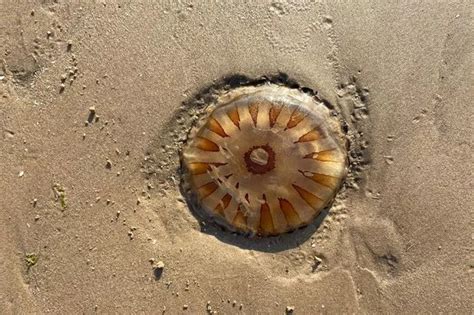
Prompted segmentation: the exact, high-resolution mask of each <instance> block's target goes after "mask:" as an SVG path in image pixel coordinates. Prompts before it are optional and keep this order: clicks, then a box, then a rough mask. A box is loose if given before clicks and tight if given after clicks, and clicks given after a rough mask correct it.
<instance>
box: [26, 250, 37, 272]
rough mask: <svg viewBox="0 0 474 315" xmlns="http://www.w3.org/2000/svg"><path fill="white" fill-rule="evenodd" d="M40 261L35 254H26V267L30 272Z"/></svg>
mask: <svg viewBox="0 0 474 315" xmlns="http://www.w3.org/2000/svg"><path fill="white" fill-rule="evenodd" d="M38 259H39V257H38V255H37V254H35V253H26V254H25V262H26V267H27V268H28V270H30V268H31V267H33V266H34V265H36V263H37V262H38Z"/></svg>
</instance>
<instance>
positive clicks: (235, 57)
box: [0, 1, 474, 314]
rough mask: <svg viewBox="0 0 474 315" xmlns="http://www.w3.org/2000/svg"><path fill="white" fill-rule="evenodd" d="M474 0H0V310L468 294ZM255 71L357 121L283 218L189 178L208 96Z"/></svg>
mask: <svg viewBox="0 0 474 315" xmlns="http://www.w3.org/2000/svg"><path fill="white" fill-rule="evenodd" d="M471 11H472V5H471V4H470V3H469V2H467V1H444V2H440V3H429V2H424V3H417V4H415V3H413V4H411V3H405V4H401V3H392V4H388V3H378V2H375V1H373V2H366V1H355V2H354V1H352V2H336V3H329V2H321V3H320V2H316V1H314V2H313V1H304V2H292V1H281V2H265V3H263V2H262V3H259V4H249V3H246V4H244V3H242V4H241V3H240V2H237V1H235V2H232V3H223V2H219V3H217V2H211V1H203V2H180V3H176V4H151V3H146V4H145V2H144V3H142V4H138V3H135V2H130V1H97V2H94V3H93V2H92V1H90V2H86V1H77V2H74V4H64V3H62V2H60V1H44V2H42V3H41V4H40V3H38V4H34V3H33V2H28V1H23V3H22V4H18V3H16V2H13V1H3V2H2V5H0V52H1V57H0V129H1V141H0V175H1V180H0V237H1V239H2V240H3V241H2V242H0V310H1V313H5V314H11V313H86V314H90V313H94V312H98V313H115V312H118V313H160V312H162V311H163V312H165V313H166V314H205V313H206V312H207V313H212V312H213V311H217V312H218V313H220V314H240V313H241V314H284V313H285V312H286V311H288V312H289V311H291V310H292V309H293V308H294V312H293V313H294V314H315V313H329V314H340V313H439V312H441V313H457V314H469V313H471V312H472V309H473V307H474V302H473V296H472V292H473V285H472V270H473V266H474V261H473V257H472V248H473V247H472V209H473V208H474V207H473V206H474V202H473V198H472V193H471V191H472V164H473V158H472V142H473V137H472V131H473V130H472V129H473V128H472V118H473V109H472V106H471V103H472V100H471V99H472V96H473V93H472V71H471V69H472V43H473V41H472V34H471V33H472V32H471V31H470V30H471V29H472V17H471V13H470V12H471ZM244 76H245V77H247V78H250V79H259V78H261V77H262V76H267V77H273V78H280V79H282V80H283V81H284V80H287V82H293V81H294V82H298V84H300V85H301V86H302V87H308V88H310V89H312V90H314V91H317V92H318V94H319V95H320V96H321V97H322V98H324V99H325V100H327V102H328V104H332V106H334V107H335V109H336V110H337V111H338V112H340V114H341V115H342V116H343V117H344V118H345V119H346V120H347V122H348V124H349V132H350V135H349V136H350V141H351V144H352V146H351V150H352V151H351V152H353V153H354V154H355V157H356V158H355V160H354V163H353V166H352V169H351V174H350V176H349V177H348V179H347V182H346V185H345V187H344V188H343V190H342V191H341V193H340V194H339V195H338V198H337V199H336V201H335V202H334V204H333V205H332V208H331V209H330V210H329V211H326V212H325V213H324V216H321V217H320V218H319V219H318V220H317V221H316V222H315V223H313V224H312V225H310V226H308V227H307V228H304V229H301V230H298V231H296V232H294V233H290V234H285V235H282V236H280V237H272V238H264V239H248V238H245V237H243V236H240V235H234V234H231V233H228V232H226V231H223V230H222V229H220V228H218V227H216V226H215V225H213V224H207V223H206V222H204V223H203V222H201V220H199V219H198V218H197V217H196V216H195V215H194V214H193V213H192V211H190V210H189V208H188V205H187V203H186V200H185V199H184V198H183V197H182V195H181V192H180V173H179V172H178V168H179V154H178V152H179V150H180V149H181V147H182V143H183V141H184V140H185V139H186V134H187V131H188V129H189V127H190V126H189V125H190V122H191V121H192V119H193V115H194V114H195V113H196V108H197V106H198V105H199V102H196V98H197V97H198V96H199V95H202V92H203V91H206V90H208V89H209V87H212V86H216V85H219V84H222V82H224V81H223V80H225V79H224V78H242V77H244ZM158 262H162V263H163V264H164V268H163V270H162V273H161V274H160V275H159V277H158V278H157V277H156V275H157V274H156V273H154V271H153V265H154V264H157V263H158Z"/></svg>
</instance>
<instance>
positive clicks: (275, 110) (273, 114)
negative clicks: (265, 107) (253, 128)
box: [268, 105, 283, 128]
mask: <svg viewBox="0 0 474 315" xmlns="http://www.w3.org/2000/svg"><path fill="white" fill-rule="evenodd" d="M282 108H283V106H275V105H273V106H272V107H271V108H270V112H269V113H268V115H269V118H270V128H272V127H273V126H274V125H275V123H276V121H277V118H278V115H280V112H281V109H282Z"/></svg>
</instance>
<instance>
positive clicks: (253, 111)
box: [249, 102, 258, 126]
mask: <svg viewBox="0 0 474 315" xmlns="http://www.w3.org/2000/svg"><path fill="white" fill-rule="evenodd" d="M249 113H250V116H251V117H252V120H253V124H254V126H256V125H257V116H258V103H257V102H254V103H251V104H249Z"/></svg>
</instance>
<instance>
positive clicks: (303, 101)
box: [182, 83, 347, 236]
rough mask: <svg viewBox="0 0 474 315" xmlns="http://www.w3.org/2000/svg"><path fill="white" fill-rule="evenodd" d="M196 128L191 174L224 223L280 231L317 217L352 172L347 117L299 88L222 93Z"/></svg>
mask: <svg viewBox="0 0 474 315" xmlns="http://www.w3.org/2000/svg"><path fill="white" fill-rule="evenodd" d="M210 108H211V110H209V112H208V114H207V115H206V116H205V117H203V118H202V119H201V120H200V121H199V122H198V124H197V125H196V126H195V127H194V128H193V129H192V131H191V132H190V134H189V137H188V141H187V142H186V145H185V147H184V149H183V151H182V164H183V169H184V180H185V182H186V184H187V187H188V193H189V194H190V196H193V200H195V203H196V208H197V209H198V211H201V212H203V213H204V214H205V215H206V216H207V217H209V218H212V219H213V220H214V221H215V222H216V223H217V224H220V225H222V226H224V227H225V228H227V229H229V230H231V231H236V232H241V233H244V234H248V235H258V236H272V235H278V234H282V233H286V232H290V231H293V230H295V229H297V228H299V227H303V226H306V225H308V224H310V223H311V222H312V221H313V220H314V219H315V218H316V217H317V216H318V215H319V214H320V213H321V211H322V210H323V209H324V208H325V207H327V206H328V205H329V204H330V203H331V201H332V200H333V199H334V197H335V195H336V194H337V192H338V191H339V189H340V187H341V184H342V182H343V180H344V177H345V175H346V173H347V151H346V143H345V137H344V134H343V132H342V129H341V124H340V121H339V120H338V118H337V117H334V115H331V111H330V109H328V108H327V106H326V105H325V104H324V103H323V102H321V101H320V100H318V99H317V98H316V97H314V96H312V95H309V94H307V93H305V92H303V91H301V90H299V89H293V88H289V87H286V86H281V85H276V84H269V83H267V84H264V85H260V86H248V87H239V88H235V89H233V90H230V91H227V92H226V93H225V94H222V95H221V96H219V97H218V98H217V99H216V100H215V102H214V103H213V104H212V105H211V106H210Z"/></svg>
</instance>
